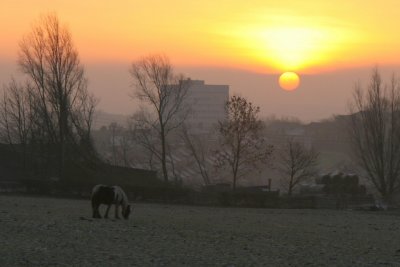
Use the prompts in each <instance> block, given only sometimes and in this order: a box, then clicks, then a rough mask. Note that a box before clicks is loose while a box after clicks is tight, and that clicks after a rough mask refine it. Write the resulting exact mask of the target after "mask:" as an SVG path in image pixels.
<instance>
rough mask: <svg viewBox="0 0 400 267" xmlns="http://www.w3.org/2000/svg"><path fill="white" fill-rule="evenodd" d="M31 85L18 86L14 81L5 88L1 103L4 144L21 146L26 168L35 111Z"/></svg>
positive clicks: (0, 120) (1, 126)
mask: <svg viewBox="0 0 400 267" xmlns="http://www.w3.org/2000/svg"><path fill="white" fill-rule="evenodd" d="M29 89H30V87H29V85H26V86H24V85H21V84H18V83H17V82H16V81H15V80H14V79H12V81H11V82H10V83H9V84H8V85H6V86H5V87H4V91H3V99H1V101H0V106H1V110H0V134H1V135H2V136H1V138H2V140H3V141H4V142H6V143H7V144H10V145H14V144H18V145H20V146H21V150H22V151H21V152H22V165H23V167H24V168H25V164H26V156H27V145H28V139H29V137H30V136H29V135H30V134H31V131H32V120H31V119H32V117H33V116H34V114H33V109H32V103H31V98H30V94H29V92H30V91H29Z"/></svg>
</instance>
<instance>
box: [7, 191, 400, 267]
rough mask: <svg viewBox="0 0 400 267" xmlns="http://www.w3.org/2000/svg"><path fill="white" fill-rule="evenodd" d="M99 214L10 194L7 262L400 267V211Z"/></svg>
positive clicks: (78, 203) (143, 209) (141, 208)
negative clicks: (105, 216) (123, 216)
mask: <svg viewBox="0 0 400 267" xmlns="http://www.w3.org/2000/svg"><path fill="white" fill-rule="evenodd" d="M113 212H114V210H111V213H110V214H113ZM90 215H91V209H90V203H89V201H84V200H67V199H51V198H32V197H19V196H0V229H1V230H0V248H1V249H0V266H381V265H382V266H400V243H399V240H400V231H399V228H400V224H399V221H400V217H399V216H398V215H397V214H395V213H387V212H359V211H331V210H273V209H270V210H268V209H245V208H211V207H192V206H171V205H162V204H161V205H158V204H135V210H134V213H133V217H132V218H130V219H129V220H127V221H125V220H115V219H108V220H105V219H92V218H91V217H90Z"/></svg>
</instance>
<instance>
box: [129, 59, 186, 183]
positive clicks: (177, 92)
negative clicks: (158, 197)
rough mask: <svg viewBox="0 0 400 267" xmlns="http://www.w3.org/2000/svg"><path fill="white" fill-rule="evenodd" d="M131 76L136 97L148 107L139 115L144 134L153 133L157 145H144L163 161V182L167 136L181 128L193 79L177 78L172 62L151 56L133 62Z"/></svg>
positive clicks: (165, 171) (166, 172)
mask: <svg viewBox="0 0 400 267" xmlns="http://www.w3.org/2000/svg"><path fill="white" fill-rule="evenodd" d="M130 74H131V76H132V79H133V82H134V85H133V86H134V89H135V91H134V97H135V98H137V99H139V100H141V101H142V103H144V104H147V106H148V109H145V110H146V112H143V110H144V109H142V111H141V114H139V116H136V118H138V124H139V127H140V128H141V129H142V133H143V132H145V131H150V132H152V133H153V132H154V133H155V134H156V136H157V139H158V141H157V142H149V141H150V140H149V139H148V138H147V137H146V136H143V135H142V136H141V137H143V138H144V141H145V142H142V143H143V144H145V145H146V147H147V148H148V149H150V150H151V151H152V153H153V155H155V156H156V157H157V158H158V159H159V162H160V165H161V169H162V173H163V177H164V181H165V182H168V181H169V173H168V168H167V155H168V152H167V148H168V145H167V142H168V140H167V139H168V135H169V134H170V133H171V131H173V130H174V129H176V128H178V127H179V126H180V125H182V123H183V122H184V120H185V119H186V116H187V115H188V109H189V107H188V106H187V103H186V102H185V99H186V96H187V92H188V88H189V86H190V80H185V78H184V77H183V76H182V75H176V74H175V73H174V71H173V68H172V65H171V63H170V62H169V59H168V58H167V57H166V56H163V55H150V56H146V57H143V58H142V59H140V60H138V61H135V62H133V63H132V66H131V69H130Z"/></svg>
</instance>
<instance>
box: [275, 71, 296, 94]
mask: <svg viewBox="0 0 400 267" xmlns="http://www.w3.org/2000/svg"><path fill="white" fill-rule="evenodd" d="M279 85H280V87H281V88H282V89H283V90H286V91H293V90H295V89H296V88H297V87H299V85H300V77H299V75H297V73H295V72H292V71H288V72H285V73H283V74H281V76H279Z"/></svg>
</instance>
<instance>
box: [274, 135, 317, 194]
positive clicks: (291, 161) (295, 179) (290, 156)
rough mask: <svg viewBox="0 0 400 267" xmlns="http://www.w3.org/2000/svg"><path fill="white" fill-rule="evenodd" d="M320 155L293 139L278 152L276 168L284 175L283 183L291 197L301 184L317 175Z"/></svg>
mask: <svg viewBox="0 0 400 267" xmlns="http://www.w3.org/2000/svg"><path fill="white" fill-rule="evenodd" d="M317 161H318V153H317V152H316V151H315V150H314V149H312V148H309V149H308V148H306V147H305V146H304V145H303V144H302V143H300V142H298V141H295V140H293V139H289V140H287V142H286V143H285V144H284V146H283V147H282V148H281V149H280V150H279V151H278V156H277V163H276V168H277V170H278V171H279V172H280V173H281V174H282V178H281V183H282V185H283V186H284V187H285V188H286V189H287V193H288V195H289V196H291V195H292V193H293V189H294V188H295V187H296V186H297V185H298V184H299V183H301V182H303V181H306V180H307V179H309V178H311V177H312V176H314V175H315V174H316V168H315V167H316V165H317Z"/></svg>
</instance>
